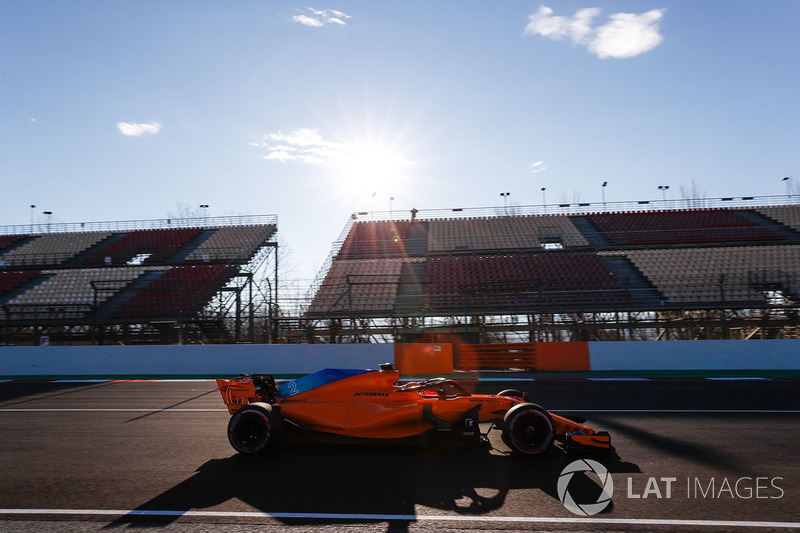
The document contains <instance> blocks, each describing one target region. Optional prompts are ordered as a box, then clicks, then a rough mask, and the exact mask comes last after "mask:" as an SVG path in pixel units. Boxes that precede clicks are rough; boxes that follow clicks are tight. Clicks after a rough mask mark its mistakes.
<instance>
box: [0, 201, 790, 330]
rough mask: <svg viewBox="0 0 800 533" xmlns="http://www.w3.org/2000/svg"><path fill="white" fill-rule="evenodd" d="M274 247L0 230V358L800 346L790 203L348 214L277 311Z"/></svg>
mask: <svg viewBox="0 0 800 533" xmlns="http://www.w3.org/2000/svg"><path fill="white" fill-rule="evenodd" d="M276 235H277V217H275V216H273V215H259V216H248V217H210V218H191V219H172V220H169V219H162V220H145V221H120V222H97V223H82V224H47V225H31V226H6V227H0V344H36V343H38V342H41V339H43V338H48V339H49V340H50V342H53V343H59V344H90V343H91V344H107V343H123V344H131V343H161V344H167V343H193V342H201V343H231V342H261V343H269V342H284V341H286V342H329V343H333V342H419V341H423V342H431V341H433V342H466V343H476V344H477V343H519V342H540V341H568V340H668V339H725V338H737V339H762V338H795V337H798V336H800V326H799V324H798V315H799V313H798V307H800V306H799V305H798V300H799V299H800V272H798V271H799V270H800V203H798V202H797V199H796V198H792V197H789V196H781V197H742V198H719V199H704V200H681V201H678V200H670V201H663V202H661V201H642V202H631V203H609V204H605V203H604V204H602V205H593V204H557V205H537V206H524V207H506V208H491V209H462V208H456V209H438V210H414V211H413V212H412V213H410V216H407V217H405V218H403V217H398V216H397V212H394V213H355V214H353V215H351V217H350V218H349V220H348V221H347V223H346V224H345V226H344V228H343V230H342V233H341V236H340V238H339V239H338V240H337V242H335V243H334V246H333V248H332V250H331V251H330V255H329V258H328V261H327V263H326V265H325V266H324V267H323V269H322V270H321V271H320V273H319V275H318V277H317V279H316V280H315V282H314V284H313V285H312V287H311V288H310V290H309V291H308V293H307V294H306V295H305V296H304V297H297V296H296V295H295V294H294V292H295V290H293V289H292V285H291V282H287V281H285V280H283V279H282V280H281V283H280V287H281V289H280V291H281V292H280V299H279V291H278V288H279V283H278V246H277V242H276ZM270 258H272V259H274V264H273V262H272V261H270V260H268V259H270Z"/></svg>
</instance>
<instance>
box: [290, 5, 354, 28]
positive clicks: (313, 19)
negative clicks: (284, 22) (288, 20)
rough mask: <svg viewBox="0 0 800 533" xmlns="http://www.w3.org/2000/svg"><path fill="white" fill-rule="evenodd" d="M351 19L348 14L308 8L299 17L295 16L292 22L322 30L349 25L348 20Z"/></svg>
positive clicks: (333, 10) (332, 10)
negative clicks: (328, 27)
mask: <svg viewBox="0 0 800 533" xmlns="http://www.w3.org/2000/svg"><path fill="white" fill-rule="evenodd" d="M298 11H299V10H298ZM349 18H350V15H348V14H347V13H343V12H341V11H337V10H335V9H314V8H313V7H309V8H306V10H305V11H300V12H299V13H298V14H297V15H294V16H293V17H292V20H293V21H295V22H297V23H298V24H303V25H304V26H311V27H312V28H321V27H322V26H327V25H329V24H338V25H340V26H344V25H345V24H347V19H349Z"/></svg>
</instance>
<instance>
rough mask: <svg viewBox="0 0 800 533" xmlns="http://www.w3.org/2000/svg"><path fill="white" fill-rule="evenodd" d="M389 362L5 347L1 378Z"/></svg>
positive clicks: (303, 347) (264, 353)
mask: <svg viewBox="0 0 800 533" xmlns="http://www.w3.org/2000/svg"><path fill="white" fill-rule="evenodd" d="M393 361H394V345H393V344H258V345H256V344H253V345H249V344H248V345H244V344H236V345H191V346H5V347H0V376H136V375H151V376H152V375H174V376H195V375H199V376H219V377H226V376H238V375H239V374H243V373H265V374H266V373H271V374H310V373H312V372H316V371H317V370H321V369H323V368H374V369H377V368H378V365H380V363H390V362H393Z"/></svg>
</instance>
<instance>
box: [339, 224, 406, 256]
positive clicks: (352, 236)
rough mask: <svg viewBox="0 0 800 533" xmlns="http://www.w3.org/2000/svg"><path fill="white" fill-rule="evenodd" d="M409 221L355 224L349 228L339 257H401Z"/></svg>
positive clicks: (403, 251) (404, 248)
mask: <svg viewBox="0 0 800 533" xmlns="http://www.w3.org/2000/svg"><path fill="white" fill-rule="evenodd" d="M410 225H411V222H410V221H407V220H405V221H391V220H388V221H378V222H356V223H355V224H353V226H352V227H351V228H350V233H349V234H348V235H347V238H346V239H345V241H344V243H342V247H341V249H340V250H339V257H343V258H356V257H375V256H379V255H403V254H405V251H406V240H407V239H408V228H409V226H410Z"/></svg>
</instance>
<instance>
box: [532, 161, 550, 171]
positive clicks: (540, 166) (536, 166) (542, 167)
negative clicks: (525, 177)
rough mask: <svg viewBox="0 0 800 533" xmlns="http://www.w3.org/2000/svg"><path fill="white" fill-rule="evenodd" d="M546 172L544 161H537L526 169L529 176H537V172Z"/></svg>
mask: <svg viewBox="0 0 800 533" xmlns="http://www.w3.org/2000/svg"><path fill="white" fill-rule="evenodd" d="M545 170H547V167H546V166H545V164H544V161H537V162H535V163H531V167H530V168H529V169H528V172H530V173H531V174H538V173H539V172H544V171H545Z"/></svg>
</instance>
